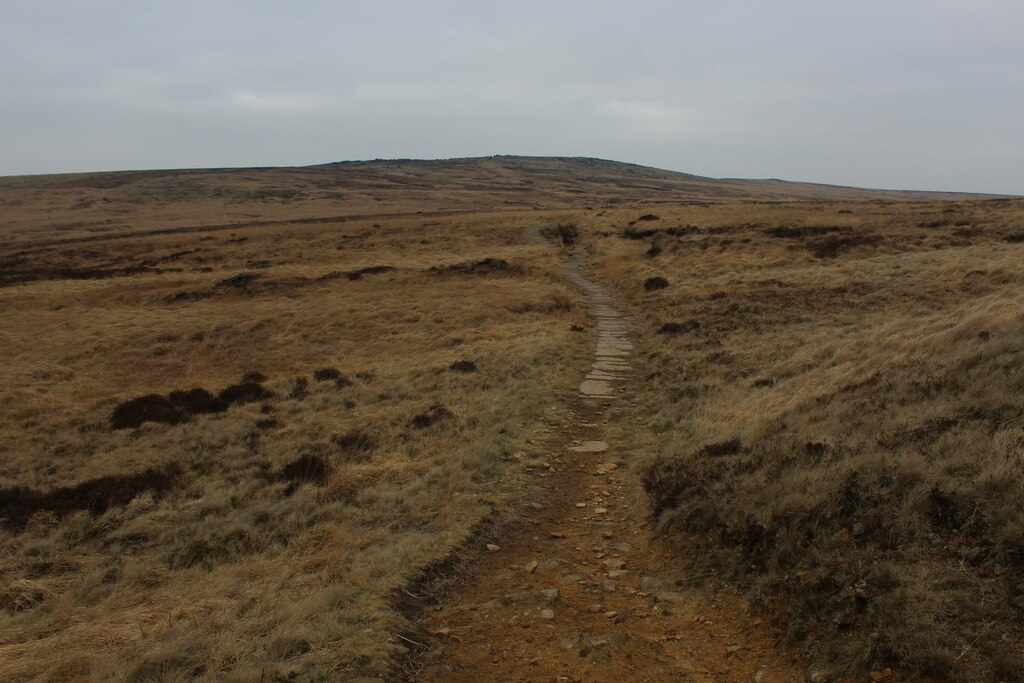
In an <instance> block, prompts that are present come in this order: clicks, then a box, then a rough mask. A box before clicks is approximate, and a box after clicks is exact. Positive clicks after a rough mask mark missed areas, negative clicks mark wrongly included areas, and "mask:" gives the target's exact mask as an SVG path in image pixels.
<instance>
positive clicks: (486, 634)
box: [408, 228, 804, 683]
mask: <svg viewBox="0 0 1024 683" xmlns="http://www.w3.org/2000/svg"><path fill="white" fill-rule="evenodd" d="M527 236H528V237H529V238H530V239H531V240H532V241H534V242H536V243H539V244H545V245H547V246H549V247H551V248H554V245H553V244H551V243H550V242H548V241H547V240H545V239H544V238H543V236H542V235H541V234H540V230H539V228H534V229H531V230H530V231H528V233H527ZM585 262H586V255H585V254H584V253H583V252H582V251H577V252H576V253H574V254H573V256H572V257H571V260H570V261H569V263H568V264H567V266H566V275H567V277H568V278H569V279H570V280H572V281H573V283H575V284H576V285H577V286H578V287H579V288H580V289H581V290H582V291H583V293H584V294H585V296H586V298H587V301H588V303H589V305H590V307H591V312H592V314H593V318H594V320H595V322H596V325H597V344H596V348H595V352H594V362H593V366H592V368H591V370H590V372H589V373H588V375H587V376H586V377H585V378H583V380H582V382H581V384H580V387H579V391H578V392H576V395H575V396H574V397H573V399H572V400H571V403H572V404H571V406H570V407H569V410H568V416H569V418H568V420H559V421H557V422H554V423H553V424H552V425H550V427H551V430H550V434H551V437H550V439H549V440H548V442H547V443H545V444H543V445H541V446H538V447H537V453H532V454H531V455H534V456H540V457H542V458H544V460H545V464H546V465H548V466H547V467H541V468H537V469H535V470H534V474H535V475H536V476H537V477H538V481H539V486H538V487H537V493H536V494H535V498H534V499H533V500H526V501H524V502H523V503H522V504H521V506H520V509H519V514H518V520H517V521H516V522H515V523H514V524H513V525H512V526H510V527H505V528H504V529H503V531H502V532H501V533H502V536H501V537H500V538H494V539H492V541H493V542H492V543H491V544H490V547H489V548H488V549H489V550H490V551H491V552H485V553H482V554H481V556H480V559H479V562H478V563H477V564H476V565H475V567H474V568H473V572H472V576H471V577H470V578H469V580H468V582H467V583H466V584H465V585H464V586H462V587H461V589H459V590H457V591H455V592H454V593H452V594H451V595H449V596H448V598H447V599H446V601H445V602H443V603H442V604H440V605H437V606H435V607H433V608H430V607H428V608H426V609H423V610H422V611H421V612H420V617H419V619H420V622H419V624H418V626H419V629H418V631H419V633H421V634H423V635H424V637H427V642H426V643H423V644H422V645H424V646H425V648H426V649H425V651H423V652H422V653H420V655H419V656H418V657H417V658H416V659H415V666H414V668H413V670H411V671H409V672H408V674H409V677H410V680H414V681H432V682H433V681H438V682H439V681H474V682H477V681H538V682H540V681H545V682H549V681H557V682H569V681H574V682H575V681H580V682H582V681H587V682H589V681H758V682H759V683H778V682H781V681H802V680H804V676H803V675H802V673H801V671H802V669H801V668H799V667H798V666H797V665H796V663H795V662H793V661H792V660H791V659H788V658H787V656H786V655H785V653H783V652H781V651H780V650H778V649H776V645H775V642H774V640H773V639H772V637H771V635H770V633H769V632H768V630H767V629H766V628H765V627H764V626H762V625H761V623H760V621H759V620H757V619H754V618H753V617H751V616H750V615H749V614H748V613H747V612H746V611H745V609H744V607H743V605H742V604H741V603H740V602H739V601H736V600H731V599H730V598H728V597H721V596H719V597H715V598H709V597H708V596H705V595H698V594H695V593H692V592H688V591H687V590H685V589H680V588H678V587H677V581H679V580H680V579H682V578H683V573H682V572H683V568H682V567H681V566H680V563H679V560H678V556H673V555H672V554H671V553H670V552H669V551H668V550H667V549H666V548H663V547H662V546H661V544H660V542H659V541H658V540H657V539H655V538H652V537H651V535H650V531H649V530H650V527H649V525H648V524H647V519H646V505H645V498H644V493H643V490H642V489H641V486H640V482H639V480H638V477H637V475H636V473H635V472H633V471H632V468H631V467H630V463H629V462H626V461H624V459H623V458H622V457H621V456H620V455H619V450H620V449H619V448H617V444H616V443H615V442H614V441H613V440H609V437H608V433H609V427H610V425H615V424H616V423H619V424H626V423H627V422H628V421H630V420H631V419H632V416H630V415H629V408H630V404H631V403H632V400H631V399H632V397H631V396H630V389H629V385H628V384H627V382H628V380H629V376H630V372H631V365H630V354H631V352H632V345H631V342H630V340H629V330H628V321H627V319H626V317H625V316H623V315H622V314H620V313H619V312H618V311H617V310H616V309H615V307H614V306H613V303H612V301H611V298H610V297H609V296H608V294H607V292H605V290H604V289H603V288H602V287H601V286H600V285H598V284H596V283H594V282H592V281H591V280H589V279H587V278H586V277H585V276H584V275H583V274H582V273H581V268H582V266H583V265H584V264H585ZM622 431H623V430H616V433H621V432H622Z"/></svg>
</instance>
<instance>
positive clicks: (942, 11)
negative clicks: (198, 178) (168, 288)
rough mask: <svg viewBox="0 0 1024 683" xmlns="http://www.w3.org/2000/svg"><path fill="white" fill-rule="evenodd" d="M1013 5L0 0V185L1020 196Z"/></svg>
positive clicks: (1009, 0) (1017, 33) (1021, 101)
mask: <svg viewBox="0 0 1024 683" xmlns="http://www.w3.org/2000/svg"><path fill="white" fill-rule="evenodd" d="M1022 30H1024V2H1021V1H1020V0H962V1H958V2H953V1H951V0H920V1H918V0H887V1H876V0H835V1H832V0H807V1H796V0H774V1H773V2H761V1H759V0H747V1H744V2H739V1H736V0H706V1H700V2H698V1H695V0H689V1H686V0H679V1H675V2H671V1H668V0H665V1H662V0H624V1H617V2H605V1H601V0H586V1H584V0H562V1H559V0H543V1H533V0H514V1H512V0H510V1H507V2H506V1H501V2H497V1H496V2H488V1H486V0H474V1H470V0H466V1H462V0H433V1H427V0H419V1H413V0H408V1H399V0H363V1H361V2H355V1H346V0H336V1H333V2H332V1H327V0H309V1H296V2H290V3H284V2H279V1H271V0H266V1H264V0H245V1H244V2H243V1H241V0H239V1H231V0H202V1H199V2H193V1H192V0H175V1H174V2H166V1H163V2H156V1H152V2H150V1H145V0H142V1H140V0H135V1H130V0H124V1H123V2H115V1H112V0H89V1H88V2H85V1H83V0H0V174H23V173H51V172H63V171H93V170H116V169H143V168H175V167H208V166H254V165H262V166H271V165H273V166H276V165H301V164H313V163H322V162H327V161H337V160H344V159H372V158H378V157H383V158H392V157H417V158H446V157H459V156H479V155H489V154H531V155H559V156H563V155H564V156H595V157H603V158H609V159H617V160H621V161H630V162H635V163H640V164H646V165H651V166H657V167H660V168H667V169H672V170H678V171H686V172H689V173H697V174H700V175H708V176H715V177H725V176H728V177H751V178H763V177H776V178H785V179H787V180H807V181H816V182H827V183H839V184H847V185H859V186H870V187H890V188H905V189H932V190H964V191H981V192H986V191H987V192H1006V193H1014V194H1018V193H1024V38H1022V37H1021V36H1022Z"/></svg>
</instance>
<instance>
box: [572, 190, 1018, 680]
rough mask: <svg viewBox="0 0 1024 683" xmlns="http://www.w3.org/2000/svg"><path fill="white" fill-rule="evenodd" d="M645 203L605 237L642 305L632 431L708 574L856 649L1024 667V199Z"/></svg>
mask: <svg viewBox="0 0 1024 683" xmlns="http://www.w3.org/2000/svg"><path fill="white" fill-rule="evenodd" d="M642 213H644V211H643V210H642V209H635V210H631V211H630V212H625V211H620V212H606V213H605V215H604V216H601V217H592V218H591V219H590V221H589V225H586V228H585V229H584V241H585V242H589V243H591V244H592V245H593V249H594V251H595V254H596V259H595V260H596V264H595V270H596V272H597V273H598V274H599V277H600V278H601V279H602V280H604V281H605V282H609V283H615V284H616V285H617V287H618V292H619V294H620V296H621V297H622V298H623V299H626V300H628V301H629V302H630V303H631V305H632V306H634V307H635V308H636V310H638V311H639V312H640V319H639V320H638V321H637V325H638V326H639V327H641V328H642V331H643V333H644V336H643V341H642V347H643V348H642V349H641V356H640V357H641V358H642V359H643V363H644V370H643V372H642V374H643V375H644V380H643V387H642V392H641V393H642V395H643V396H645V397H646V399H645V400H644V401H642V403H641V406H640V407H639V408H638V410H639V411H640V420H641V422H642V423H643V427H642V428H641V429H638V430H636V431H634V432H631V433H630V434H628V436H630V437H632V438H633V440H634V444H635V452H636V454H637V455H638V456H640V457H642V458H643V459H644V462H645V464H644V466H643V474H644V477H645V484H646V487H647V489H648V493H649V495H650V498H651V504H652V510H653V513H654V516H655V519H656V521H657V523H658V525H659V528H660V529H661V530H662V531H663V532H664V533H665V534H666V535H667V536H668V537H669V538H670V539H671V540H672V542H673V543H675V544H678V546H679V547H680V548H681V549H682V550H683V552H684V553H685V555H683V556H684V557H686V558H688V559H687V560H686V562H687V563H688V566H689V567H690V569H691V575H692V576H693V577H694V581H695V582H698V583H699V582H705V581H710V582H711V583H713V584H716V585H722V584H723V583H735V584H737V585H739V586H741V587H742V588H743V589H745V590H746V591H748V593H749V595H750V596H751V597H752V598H753V600H754V601H755V602H756V603H757V604H758V605H759V606H760V608H761V609H763V610H765V611H767V612H768V613H769V614H770V615H772V617H773V619H774V623H775V624H776V626H777V627H778V628H779V629H780V631H781V632H783V633H784V634H786V636H787V637H788V638H790V639H791V640H792V641H793V642H796V643H799V644H801V645H802V646H803V647H804V648H806V650H807V652H808V654H809V655H810V656H811V657H812V658H817V659H823V660H831V661H834V662H838V663H839V664H840V665H841V666H842V667H845V668H846V669H847V670H849V671H863V670H864V669H865V668H867V667H869V666H874V667H878V666H881V665H884V664H893V665H898V666H900V667H904V668H907V669H909V670H911V671H915V672H917V673H920V674H922V675H925V676H927V677H929V678H946V677H949V678H953V679H962V680H1021V679H1022V678H1024V659H1021V658H1020V652H1021V651H1022V644H1024V629H1022V623H1024V622H1022V616H1024V512H1022V510H1021V505H1020V501H1021V496H1022V494H1024V462H1022V457H1024V419H1022V416H1024V409H1022V404H1021V396H1022V391H1024V344H1022V341H1024V314H1022V311H1024V294H1022V284H1024V267H1022V265H1021V264H1022V263H1024V250H1022V249H1024V247H1022V245H1021V244H1020V241H1019V240H1018V239H1017V238H1016V235H1017V234H1018V233H1020V232H1021V226H1022V225H1024V202H1021V201H980V202H936V203H914V204H898V203H864V204H836V203H814V204H788V205H775V206H763V205H762V206H750V205H735V206H719V207H692V206H691V207H677V208H667V207H659V208H658V214H659V215H660V216H661V218H660V220H658V221H650V222H644V223H636V224H635V225H633V226H630V222H631V221H635V220H636V219H637V218H638V217H639V216H640V215H641V214H642ZM586 223H587V222H586V221H581V225H585V224H586ZM628 229H632V230H634V231H640V230H643V231H648V232H649V231H651V230H654V232H649V234H646V235H643V236H637V235H636V234H628V235H627V234H623V233H624V232H625V231H626V230H628ZM652 245H657V246H658V247H659V248H658V249H656V250H654V251H655V252H656V253H654V254H653V255H652V254H651V251H652V250H651V246H652ZM653 277H664V278H665V279H666V280H667V282H668V283H669V284H668V286H666V287H662V288H658V289H651V288H650V287H649V286H645V283H646V282H650V278H653ZM666 327H668V329H669V330H670V331H672V332H674V334H658V331H659V330H665V329H666Z"/></svg>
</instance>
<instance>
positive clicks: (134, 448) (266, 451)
mask: <svg viewBox="0 0 1024 683" xmlns="http://www.w3.org/2000/svg"><path fill="white" fill-rule="evenodd" d="M541 219H542V217H541ZM373 222H375V223H379V224H380V227H378V228H374V227H373V225H372V222H370V221H366V222H363V223H358V222H357V223H351V222H349V223H345V224H343V225H330V224H327V225H314V226H309V225H294V226H273V227H272V228H268V227H253V228H250V229H248V230H239V231H236V237H235V238H232V237H231V236H230V234H221V233H215V237H216V239H214V240H203V239H202V238H203V237H205V235H203V234H202V233H197V234H194V235H187V236H182V235H174V236H153V237H150V238H132V239H126V240H122V241H117V240H114V241H111V242H110V243H107V244H105V245H104V247H103V248H102V251H103V254H104V260H107V261H115V262H119V263H120V262H123V263H131V262H133V261H138V260H142V259H144V258H149V259H159V258H160V257H161V256H163V255H166V254H168V253H174V252H179V251H186V250H191V249H200V251H199V252H196V253H192V254H188V255H185V256H181V257H176V258H175V259H174V260H173V265H174V266H175V267H181V268H183V269H184V271H183V272H180V273H160V274H150V273H142V274H138V275H133V276H130V277H110V278H106V279H99V280H75V281H67V280H41V281H33V282H28V283H26V284H19V285H14V286H11V287H6V288H0V307H3V309H4V310H5V312H6V320H7V323H8V324H6V325H5V326H4V328H3V331H2V333H0V334H2V337H0V343H2V344H3V348H4V350H5V356H6V362H5V363H4V364H3V365H2V367H0V405H2V406H4V408H3V412H4V414H3V416H2V424H3V425H4V426H3V427H2V429H0V434H2V439H3V440H2V442H0V443H2V446H0V449H2V459H0V462H2V465H0V477H2V481H3V484H4V485H5V486H12V485H18V486H27V487H29V488H33V489H37V490H39V491H43V492H45V491H48V490H51V489H53V488H54V487H57V486H72V485H76V484H79V483H81V482H83V481H87V480H90V479H94V478H96V477H99V476H107V475H114V474H132V473H136V472H139V471H142V470H144V469H147V468H151V467H155V468H162V467H164V466H167V465H171V464H173V465H177V466H179V467H181V469H182V473H181V475H180V476H179V477H178V479H177V480H176V483H175V485H174V487H173V488H172V490H171V491H169V492H167V493H166V494H164V495H153V494H152V493H142V494H140V495H139V496H138V497H137V498H136V499H135V500H133V501H132V502H131V503H130V504H129V505H127V506H125V507H118V506H115V507H112V508H111V509H109V510H107V511H106V512H104V513H102V514H100V515H98V516H94V515H92V514H90V512H88V511H86V510H81V511H78V512H72V513H69V514H67V515H66V516H65V517H63V518H57V517H55V516H54V515H53V514H51V513H46V512H41V513H38V514H37V515H36V516H34V517H33V518H32V519H30V520H29V523H28V525H27V526H26V527H25V529H24V530H19V529H8V530H7V531H5V532H3V533H2V541H3V547H4V552H3V555H2V559H0V563H2V572H3V580H2V585H0V593H3V594H4V595H22V594H24V595H26V596H27V599H28V604H26V605H24V606H18V605H15V604H14V603H13V602H9V604H8V605H7V608H5V611H3V612H2V613H0V634H2V635H0V678H2V679H4V680H11V681H20V680H39V681H43V680H63V679H66V678H85V679H93V680H158V679H159V680H185V679H189V680H191V679H195V678H199V679H206V680H225V679H234V680H252V679H253V678H259V677H261V676H266V677H271V678H272V677H276V676H289V675H294V676H299V677H300V678H303V679H310V678H317V677H319V678H323V679H331V680H335V679H339V678H345V677H347V676H351V675H354V674H355V673H359V672H361V673H375V674H381V673H384V672H385V671H387V670H388V669H389V668H390V667H392V666H393V662H394V661H395V660H396V658H400V657H401V652H402V641H401V639H399V638H396V637H395V636H394V634H395V633H400V632H401V631H402V629H403V628H404V626H403V621H402V617H401V615H399V614H397V613H395V612H394V611H393V609H392V606H391V605H392V602H391V601H392V593H393V592H394V591H396V590H399V589H400V588H401V587H402V586H403V585H406V584H407V583H408V582H409V581H411V580H412V579H414V578H415V577H416V574H417V572H418V571H420V570H422V569H423V568H424V567H426V566H428V565H429V564H430V563H432V562H434V561H437V560H439V559H441V558H443V557H444V556H445V554H446V553H448V552H450V551H452V550H453V549H456V548H458V547H459V546H460V544H462V543H464V542H466V540H467V539H468V538H469V536H470V534H471V533H473V530H474V529H475V528H476V526H477V525H478V524H479V523H480V522H481V521H483V520H486V519H489V518H490V517H491V516H493V515H494V513H495V512H496V511H497V512H499V513H500V512H501V511H502V510H503V509H504V506H505V501H506V500H508V498H509V497H510V496H511V495H512V494H513V492H516V491H521V490H522V488H523V487H524V486H525V485H526V483H525V481H524V480H523V479H522V477H521V475H519V474H517V472H518V469H517V468H518V466H517V465H515V464H514V462H513V461H510V460H507V459H506V458H505V456H507V455H508V454H510V453H511V452H513V451H515V450H520V449H523V448H527V449H528V448H529V444H528V442H529V440H530V439H531V438H535V435H534V431H533V430H534V429H536V427H535V425H536V424H537V418H538V416H539V415H540V414H541V413H542V412H544V411H550V410H552V406H553V405H554V403H555V402H556V399H557V396H558V395H559V393H560V392H561V391H563V390H564V389H565V387H567V386H571V384H572V380H573V379H574V378H575V376H576V375H577V374H578V373H579V368H578V367H576V366H577V365H581V363H582V362H583V360H584V359H583V353H584V348H585V341H586V340H585V335H579V334H573V333H571V332H570V330H569V328H570V325H571V324H572V323H573V322H579V321H581V319H580V318H579V315H580V313H577V312H575V311H574V304H573V301H574V300H575V294H574V293H573V292H572V291H570V290H568V289H567V288H566V287H565V286H564V285H562V284H560V283H559V277H558V270H559V268H560V266H559V263H558V261H557V259H556V257H555V256H554V255H552V254H548V253H547V250H545V249H543V248H541V247H538V246H535V245H530V244H528V243H527V242H526V241H525V240H524V239H523V237H522V232H523V229H524V228H525V227H526V226H527V225H529V223H527V222H525V221H521V220H520V221H516V220H509V219H508V218H507V217H503V216H501V215H471V216H462V217H460V218H459V219H458V220H457V221H454V220H427V219H418V220H417V219H412V218H409V219H403V220H401V221H387V220H385V219H377V220H375V221H373ZM238 237H245V238H246V241H243V242H237V241H236V242H230V241H229V240H231V239H237V238H238ZM339 246H340V247H341V248H338V247H339ZM488 257H491V258H497V259H504V260H506V261H507V262H508V263H510V264H512V266H513V269H512V270H510V271H508V272H506V271H502V270H498V271H495V272H491V273H486V272H485V273H482V274H481V273H477V274H465V273H453V274H437V273H434V272H430V271H429V269H430V268H432V267H434V266H448V265H451V264H458V263H463V262H468V263H474V262H477V261H479V260H482V259H484V258H488ZM32 258H33V263H34V264H39V265H41V266H45V265H46V264H47V263H48V262H52V261H54V260H57V261H60V262H64V260H65V259H72V260H77V262H78V263H79V264H90V263H91V258H90V257H89V256H87V255H85V256H78V255H76V254H75V253H74V250H73V249H64V248H61V249H60V250H57V251H54V250H52V249H51V250H47V248H43V249H42V250H41V251H40V252H39V254H38V255H33V257H32ZM376 265H388V266H392V267H394V268H395V270H394V271H391V272H385V273H380V274H368V275H364V276H363V277H362V278H360V279H356V280H349V279H348V278H347V277H344V276H341V277H335V276H331V277H328V279H325V280H318V278H320V277H321V276H324V275H328V274H330V273H333V272H348V271H352V270H357V269H359V268H363V267H367V266H376ZM204 269H209V271H208V272H207V271H206V270H204ZM243 272H244V273H249V272H251V273H256V274H258V275H259V277H258V278H256V279H255V280H253V281H252V283H251V285H250V286H249V287H248V289H239V288H235V287H231V286H225V285H221V286H218V285H217V283H219V282H221V281H222V280H224V279H226V278H228V277H230V276H233V275H236V274H238V273H243ZM179 292H200V293H203V296H204V297H205V298H199V299H197V300H189V299H184V300H178V301H171V300H169V299H168V297H170V296H173V295H174V294H176V293H179ZM577 359H579V360H577ZM456 360H471V361H473V362H475V363H476V365H477V368H478V370H477V372H475V373H468V374H466V373H457V372H453V371H451V370H449V365H450V364H451V363H453V362H454V361H456ZM324 367H334V368H337V369H339V370H340V371H341V372H343V373H344V375H345V376H347V377H348V378H349V380H350V382H351V384H350V385H348V386H342V387H336V386H335V385H334V383H332V382H318V381H315V380H314V379H313V378H312V376H311V373H312V372H313V371H314V370H316V369H318V368H324ZM250 370H258V371H260V372H262V373H264V374H265V375H266V376H267V377H268V379H267V381H266V382H265V386H266V387H267V388H268V389H270V390H271V391H273V392H274V394H275V398H273V399H269V400H266V401H262V402H258V403H251V404H248V405H240V406H233V407H231V408H230V409H229V410H228V412H226V413H224V414H222V415H199V416H196V417H194V418H193V419H192V420H191V421H189V422H187V423H185V424H182V425H176V426H168V425H162V424H153V423H146V424H144V425H143V426H141V427H139V428H137V429H126V430H111V429H110V427H109V424H108V417H109V415H110V414H111V411H112V410H113V409H114V407H115V406H116V405H117V404H118V403H119V402H120V401H124V400H126V399H128V398H132V397H133V396H138V395H142V394H149V393H157V394H166V393H167V392H169V391H171V390H174V389H186V388H191V387H195V386H199V387H204V388H207V389H209V390H211V391H213V392H214V393H216V391H218V390H219V389H221V388H223V387H225V386H228V385H230V384H233V383H236V382H238V381H239V380H240V378H241V375H242V374H243V373H244V372H246V371H250ZM298 378H305V379H306V381H308V388H307V389H306V392H307V395H305V396H297V395H296V394H295V393H294V390H295V387H296V386H297V385H296V382H297V380H298ZM300 393H301V392H300ZM434 404H441V405H444V406H445V407H446V408H447V409H448V410H449V411H450V412H451V414H452V417H450V418H449V419H447V420H443V421H442V422H441V423H439V424H436V425H433V426H431V427H428V428H426V429H416V428H414V427H412V426H411V425H410V421H411V420H412V418H413V417H414V416H416V415H417V414H420V413H422V412H423V411H424V410H426V409H427V408H429V407H430V406H431V405H434ZM261 425H262V426H261ZM351 432H361V433H366V434H368V435H370V436H372V437H373V439H374V440H375V442H376V448H375V449H374V450H373V452H372V453H371V454H368V455H367V456H366V457H360V458H355V459H353V458H352V457H351V456H350V455H347V454H346V453H345V452H342V451H340V450H339V448H338V446H337V445H335V443H334V442H332V437H334V436H337V435H344V434H346V433H351ZM304 454H312V455H315V456H317V457H320V458H322V459H324V460H325V461H326V462H327V463H328V464H329V466H330V468H331V472H330V474H329V477H328V479H327V481H326V482H325V483H324V485H323V486H316V485H314V484H306V485H302V486H299V487H298V489H297V490H295V492H294V493H290V494H289V493H288V490H287V486H286V485H287V483H288V482H287V481H283V480H280V479H279V475H278V473H280V472H281V471H282V468H283V467H284V466H285V465H287V464H288V463H290V462H292V461H295V460H296V459H297V458H298V457H299V456H300V455H304ZM55 652H57V653H60V654H59V656H58V657H55V656H54V653H55Z"/></svg>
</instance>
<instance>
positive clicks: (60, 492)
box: [0, 465, 181, 531]
mask: <svg viewBox="0 0 1024 683" xmlns="http://www.w3.org/2000/svg"><path fill="white" fill-rule="evenodd" d="M180 473H181V470H180V468H179V467H177V466H173V465H172V466H169V467H167V468H165V469H162V470H156V469H148V470H146V471H144V472H140V473H138V474H128V475H110V476H106V477H98V478H96V479H89V480H87V481H84V482H81V483H79V484H76V485H74V486H61V487H58V488H55V489H52V490H50V491H38V490H35V489H30V488H27V487H24V486H13V487H7V488H0V517H3V520H4V526H5V527H6V528H7V529H10V530H13V531H20V530H21V529H22V528H24V526H25V524H27V523H28V521H29V520H30V519H31V518H32V517H33V516H34V515H36V514H38V513H41V512H48V513H51V514H53V515H55V516H56V518H57V519H59V518H61V517H63V516H65V515H67V514H68V513H70V512H74V511H76V510H85V511H87V512H89V513H90V514H92V515H93V516H97V515H101V514H103V513H104V512H106V511H107V510H109V509H110V508H111V507H114V506H115V505H126V504H127V503H128V502H130V501H131V500H133V499H134V498H135V497H136V496H138V495H140V494H142V493H145V492H147V491H148V492H151V493H154V494H158V495H159V494H162V493H165V492H166V491H167V490H168V489H170V488H171V486H173V484H174V482H175V479H177V477H178V475H179V474H180Z"/></svg>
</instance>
